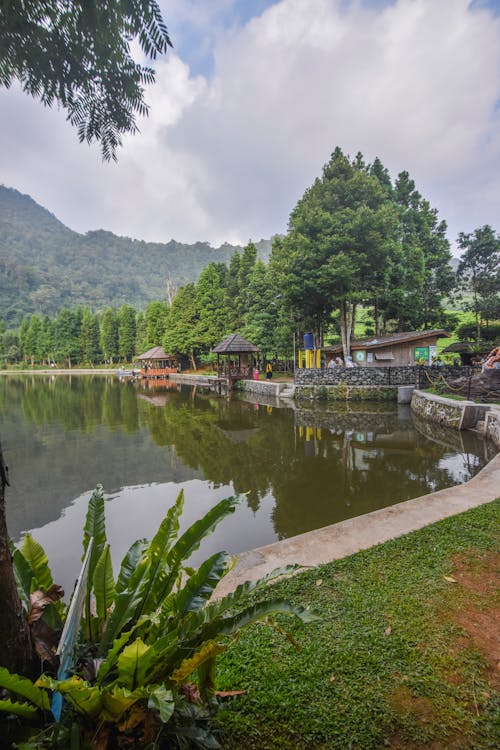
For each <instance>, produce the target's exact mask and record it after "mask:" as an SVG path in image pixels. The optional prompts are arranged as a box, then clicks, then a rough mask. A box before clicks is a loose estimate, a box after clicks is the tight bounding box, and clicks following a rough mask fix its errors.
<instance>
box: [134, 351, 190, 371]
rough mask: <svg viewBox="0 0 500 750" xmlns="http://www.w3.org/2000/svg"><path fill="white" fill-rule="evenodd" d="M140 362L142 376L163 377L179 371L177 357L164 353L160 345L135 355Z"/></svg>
mask: <svg viewBox="0 0 500 750" xmlns="http://www.w3.org/2000/svg"><path fill="white" fill-rule="evenodd" d="M137 359H138V360H139V362H140V363H141V375H142V377H143V378H165V377H168V375H170V374H171V373H173V372H179V369H180V368H179V357H177V356H176V355H175V354H166V352H165V350H164V348H163V347H162V346H154V347H153V348H152V349H148V351H147V352H144V354H141V355H139V357H137Z"/></svg>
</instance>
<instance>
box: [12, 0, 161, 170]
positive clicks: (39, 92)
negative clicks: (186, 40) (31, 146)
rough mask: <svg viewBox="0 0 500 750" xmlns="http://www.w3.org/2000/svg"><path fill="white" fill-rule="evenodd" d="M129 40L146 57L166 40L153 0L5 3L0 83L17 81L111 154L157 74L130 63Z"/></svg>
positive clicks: (143, 108)
mask: <svg viewBox="0 0 500 750" xmlns="http://www.w3.org/2000/svg"><path fill="white" fill-rule="evenodd" d="M132 43H136V44H138V45H139V46H140V48H141V50H142V52H143V54H144V55H145V56H146V58H150V59H151V60H154V59H155V58H156V56H157V55H158V54H162V53H164V52H165V51H166V50H167V48H168V46H169V45H171V42H170V39H169V36H168V32H167V28H166V26H165V23H164V21H163V19H162V15H161V12H160V7H159V5H158V3H157V2H155V0H134V2H123V0H107V1H106V2H96V1H95V0H90V1H89V2H77V1H76V0H75V1H74V2H72V1H71V0H24V2H2V3H0V85H1V86H6V87H9V86H10V85H11V84H12V82H13V81H14V80H15V79H17V80H18V81H19V82H20V83H21V86H22V88H23V90H24V91H26V92H27V93H28V94H30V95H31V96H34V97H36V98H39V99H41V101H42V103H43V104H45V105H47V106H52V105H53V104H58V105H60V106H62V107H63V108H64V109H65V110H66V111H67V113H68V116H67V119H68V120H69V121H70V123H71V124H72V125H74V126H75V127H76V128H77V130H78V137H79V139H80V141H84V140H85V141H87V142H90V141H93V140H95V141H98V142H100V143H101V148H102V154H103V157H104V159H111V158H113V159H116V149H117V147H118V146H120V145H121V136H122V135H123V134H124V133H129V132H130V133H135V132H136V131H137V126H136V121H135V116H136V114H139V115H144V114H146V113H147V111H148V107H147V105H146V103H145V101H144V86H145V85H146V84H149V83H151V82H152V81H154V77H155V74H154V71H153V70H152V69H151V68H150V67H147V66H144V65H141V64H139V63H137V62H135V60H134V58H133V56H132V53H131V45H132Z"/></svg>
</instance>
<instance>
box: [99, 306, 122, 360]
mask: <svg viewBox="0 0 500 750" xmlns="http://www.w3.org/2000/svg"><path fill="white" fill-rule="evenodd" d="M101 349H102V353H103V354H104V358H105V359H106V360H107V361H108V362H109V363H110V364H113V360H114V359H117V358H118V354H119V348H118V319H117V317H116V312H115V311H114V310H113V308H111V307H108V309H107V310H105V311H104V314H103V316H102V320H101Z"/></svg>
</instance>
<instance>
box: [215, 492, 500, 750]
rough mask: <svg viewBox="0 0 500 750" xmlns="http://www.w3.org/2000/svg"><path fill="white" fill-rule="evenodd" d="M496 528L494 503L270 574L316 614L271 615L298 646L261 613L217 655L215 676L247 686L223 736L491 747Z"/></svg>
mask: <svg viewBox="0 0 500 750" xmlns="http://www.w3.org/2000/svg"><path fill="white" fill-rule="evenodd" d="M499 531H500V501H496V502H495V503H491V504H489V505H486V506H483V507H481V508H478V509H475V510H473V511H470V512H468V513H465V514H462V515H459V516H456V517H454V518H451V519H448V520H446V521H442V522H440V523H438V524H435V525H433V526H430V527H428V528H426V529H423V530H421V531H418V532H415V533H413V534H410V535H407V536H405V537H402V538H401V539H397V540H394V541H391V542H388V543H386V544H384V545H380V546H378V547H375V548H373V549H371V550H368V551H364V552H360V553H358V554H356V555H353V556H351V557H349V558H346V559H344V560H341V561H337V562H334V563H331V564H329V565H325V566H322V567H320V568H316V569H311V570H310V571H307V572H305V573H301V574H299V575H297V576H295V577H293V578H291V579H289V580H287V581H282V582H280V583H278V584H276V586H275V587H273V594H279V595H280V596H283V597H284V598H286V599H288V600H289V601H293V602H295V603H300V604H307V605H313V606H314V607H315V608H316V609H317V610H318V611H319V613H320V614H321V620H320V621H318V622H313V623H311V624H308V625H296V624H295V623H291V622H290V621H280V625H281V626H282V627H284V628H285V629H287V630H289V631H290V633H291V634H292V636H293V638H294V639H296V641H297V642H298V644H299V649H300V650H299V651H296V650H295V648H294V646H293V644H292V643H291V642H290V641H289V640H287V639H286V638H285V637H283V636H282V635H280V634H279V633H278V632H276V631H275V630H272V629H270V628H269V627H268V626H263V625H261V626H256V627H253V628H252V629H251V630H249V631H247V632H246V633H245V634H244V635H243V636H242V637H241V638H240V640H239V641H238V642H237V643H236V644H235V645H234V646H233V647H232V648H231V649H230V651H229V652H227V653H226V654H224V656H223V657H221V659H220V663H219V667H218V673H217V688H218V689H220V690H236V689H242V690H246V694H245V695H243V696H239V697H237V698H231V699H230V700H229V701H228V702H227V703H226V704H225V705H224V706H223V708H222V709H221V710H220V712H219V715H218V719H219V724H220V737H221V741H222V744H223V746H224V748H227V749H231V750H233V749H235V750H278V748H279V749H280V750H292V749H293V750H296V749H297V748H308V749H310V750H327V749H328V750H333V749H334V748H339V750H348V749H349V748H351V749H352V750H355V749H358V750H368V749H372V748H373V749H375V748H385V747H389V748H400V749H401V750H402V749H403V748H405V749H407V748H412V749H414V748H429V750H431V748H432V750H439V749H441V748H442V749H443V750H444V749H445V748H446V749H447V750H448V749H451V748H454V749H456V750H458V748H471V749H474V750H487V749H490V750H493V749H494V748H498V747H499V746H500V742H499V739H500V699H499V694H498V687H499V673H498V664H495V663H494V661H495V657H494V637H495V635H496V636H497V637H498V622H499V621H500V618H499V614H500V597H499V591H498V586H497V587H495V584H494V579H495V574H498V568H499V562H500V550H499ZM497 582H498V579H497ZM496 658H497V659H498V653H497V654H496Z"/></svg>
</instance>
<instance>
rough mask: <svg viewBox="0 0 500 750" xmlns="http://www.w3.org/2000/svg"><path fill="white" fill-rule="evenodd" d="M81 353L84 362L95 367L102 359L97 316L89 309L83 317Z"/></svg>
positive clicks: (84, 312)
mask: <svg viewBox="0 0 500 750" xmlns="http://www.w3.org/2000/svg"><path fill="white" fill-rule="evenodd" d="M80 335H81V352H82V362H87V363H88V364H91V365H93V364H94V363H95V362H99V361H100V359H101V358H102V351H101V345H100V342H99V338H100V330H99V320H98V318H97V315H93V314H92V313H91V311H90V309H89V308H88V307H86V308H85V310H84V311H83V315H82V327H81V334H80Z"/></svg>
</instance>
